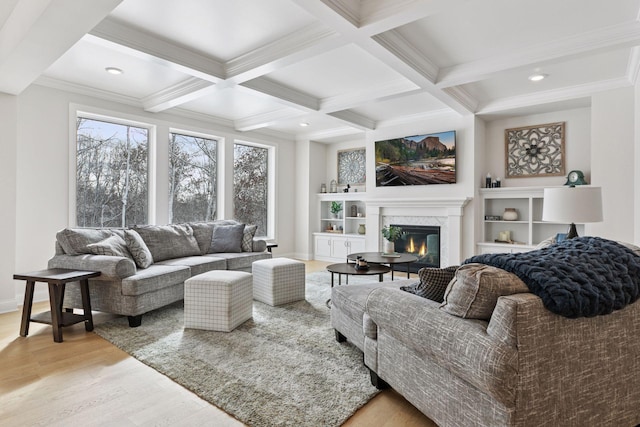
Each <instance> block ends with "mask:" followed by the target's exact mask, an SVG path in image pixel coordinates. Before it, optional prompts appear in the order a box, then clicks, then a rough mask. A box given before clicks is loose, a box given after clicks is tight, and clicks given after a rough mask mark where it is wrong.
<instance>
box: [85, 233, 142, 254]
mask: <svg viewBox="0 0 640 427" xmlns="http://www.w3.org/2000/svg"><path fill="white" fill-rule="evenodd" d="M87 247H88V248H89V250H90V251H91V253H92V254H94V255H110V256H121V257H125V258H129V259H133V257H132V256H131V254H130V253H129V249H127V242H125V240H124V239H123V238H122V237H120V236H118V235H117V234H114V235H113V236H111V237H107V238H106V239H104V240H101V241H99V242H97V243H90V244H89V245H87Z"/></svg>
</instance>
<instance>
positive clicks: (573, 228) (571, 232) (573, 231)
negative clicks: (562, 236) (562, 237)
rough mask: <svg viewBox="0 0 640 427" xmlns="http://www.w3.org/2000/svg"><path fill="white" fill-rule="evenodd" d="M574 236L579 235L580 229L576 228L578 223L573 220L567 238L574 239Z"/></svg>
mask: <svg viewBox="0 0 640 427" xmlns="http://www.w3.org/2000/svg"><path fill="white" fill-rule="evenodd" d="M574 237H578V230H576V225H575V224H574V223H573V222H572V223H571V225H570V226H569V233H568V234H567V239H573V238H574Z"/></svg>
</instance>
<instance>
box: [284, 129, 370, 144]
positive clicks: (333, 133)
mask: <svg viewBox="0 0 640 427" xmlns="http://www.w3.org/2000/svg"><path fill="white" fill-rule="evenodd" d="M363 133H364V131H363V130H361V129H356V128H354V127H352V126H342V127H337V128H331V129H327V130H322V131H317V132H309V133H304V134H300V135H298V136H297V137H296V140H297V141H304V140H310V141H318V142H322V140H323V139H328V138H337V137H341V136H347V135H358V134H363Z"/></svg>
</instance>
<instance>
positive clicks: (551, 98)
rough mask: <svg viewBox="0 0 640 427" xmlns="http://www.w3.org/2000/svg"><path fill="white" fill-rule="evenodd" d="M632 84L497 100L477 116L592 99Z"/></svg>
mask: <svg viewBox="0 0 640 427" xmlns="http://www.w3.org/2000/svg"><path fill="white" fill-rule="evenodd" d="M629 86H631V83H630V82H629V79H627V78H626V77H621V78H617V79H609V80H602V81H599V82H593V83H586V84H582V85H576V86H570V87H566V88H561V89H553V90H548V91H544V92H538V93H533V94H527V95H522V96H513V97H508V98H501V99H495V100H493V101H490V102H487V103H485V104H483V105H481V106H480V107H479V109H478V111H477V112H476V114H488V113H499V112H502V111H507V110H512V109H516V108H523V107H530V106H533V105H540V104H548V103H552V102H559V101H567V100H571V99H576V98H584V97H590V96H591V95H593V94H594V93H597V92H603V91H607V90H613V89H619V88H623V87H629Z"/></svg>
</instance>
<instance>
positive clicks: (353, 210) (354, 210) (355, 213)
mask: <svg viewBox="0 0 640 427" xmlns="http://www.w3.org/2000/svg"><path fill="white" fill-rule="evenodd" d="M351 216H352V217H356V216H358V206H356V205H351Z"/></svg>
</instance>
